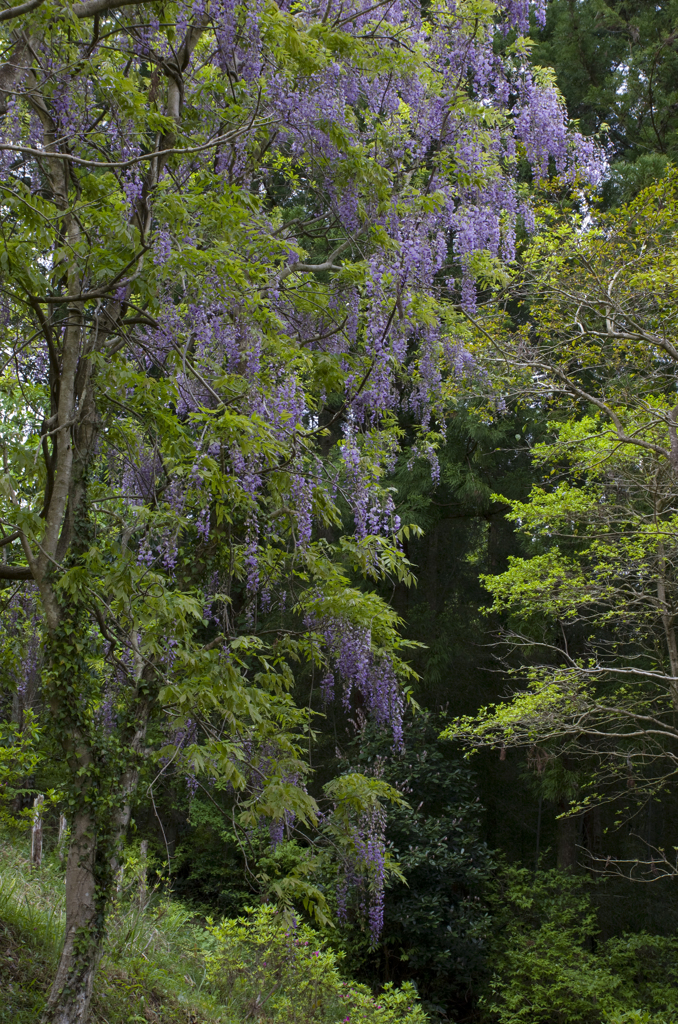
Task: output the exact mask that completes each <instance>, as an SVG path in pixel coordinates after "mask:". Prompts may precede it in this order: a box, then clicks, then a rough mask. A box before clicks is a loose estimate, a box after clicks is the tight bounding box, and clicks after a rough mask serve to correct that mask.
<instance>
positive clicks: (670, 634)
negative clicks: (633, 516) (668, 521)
mask: <svg viewBox="0 0 678 1024" xmlns="http://www.w3.org/2000/svg"><path fill="white" fill-rule="evenodd" d="M658 555H659V575H658V578H657V598H658V600H659V603H660V606H661V617H662V623H663V626H664V635H665V637H666V647H667V650H668V655H669V665H670V667H671V677H672V678H671V702H672V704H673V710H674V713H675V712H676V711H678V643H677V642H676V629H675V623H674V616H673V614H672V610H671V609H670V608H669V605H668V601H667V596H666V557H665V555H664V545H663V544H661V543H660V544H659V547H658Z"/></svg>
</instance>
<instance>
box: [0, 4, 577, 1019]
mask: <svg viewBox="0 0 678 1024" xmlns="http://www.w3.org/2000/svg"><path fill="white" fill-rule="evenodd" d="M529 6H530V5H529V2H528V0H507V2H506V3H497V4H495V3H492V2H490V0H459V2H456V3H454V2H452V0H441V2H437V3H432V4H427V5H425V6H424V7H420V6H419V4H417V3H413V2H411V0H377V2H376V3H371V2H369V0H347V2H340V0H327V2H323V3H319V4H316V3H315V2H306V0H302V2H300V3H295V4H293V5H289V4H287V3H282V4H280V5H277V4H275V3H273V2H272V0H269V2H263V0H262V2H253V3H245V4H242V5H239V4H235V3H233V2H232V0H207V2H206V0H195V2H193V3H190V2H189V3H185V2H183V0H179V2H176V3H173V2H167V3H162V2H148V3H130V2H129V0H85V2H78V3H75V4H66V3H61V2H60V0H28V2H27V3H24V4H21V5H18V6H14V7H4V8H3V9H2V11H0V25H1V28H0V31H1V33H2V34H1V39H2V60H3V64H2V66H1V67H0V110H1V112H2V129H1V131H2V134H1V141H0V154H1V167H2V171H1V175H2V177H1V184H0V189H1V191H2V200H1V202H2V228H1V242H0V289H1V295H2V347H3V377H2V407H3V459H4V467H3V477H2V481H3V485H2V494H1V498H0V501H1V512H0V515H1V517H2V518H1V523H2V531H3V538H2V546H3V555H4V557H3V561H2V564H1V565H0V578H2V579H3V580H5V581H6V586H7V590H6V592H5V595H4V596H5V598H6V603H7V605H8V606H12V607H13V605H12V602H15V603H16V602H17V601H18V600H21V601H23V605H22V607H24V608H25V607H28V606H29V605H30V604H31V602H34V607H35V630H36V631H39V632H40V633H41V635H42V647H41V652H40V655H39V657H40V662H41V668H40V687H41V696H42V701H43V706H44V719H45V721H44V728H45V730H46V732H47V735H48V737H49V738H50V741H51V742H52V744H53V745H54V747H55V748H59V749H60V750H61V752H62V754H61V756H62V758H63V760H64V764H65V769H64V770H65V773H66V775H65V780H66V781H65V782H64V794H63V800H64V803H65V805H66V806H67V808H68V817H69V820H70V822H71V827H72V833H71V846H70V853H69V857H68V867H67V878H66V915H67V917H66V939H65V945H64V949H63V954H62V957H61V961H60V963H59V967H58V971H57V975H56V978H55V980H54V984H53V987H52V990H51V993H50V996H49V1000H48V1004H47V1008H46V1011H45V1016H44V1020H45V1022H48V1021H49V1022H59V1024H67V1022H68V1024H70V1022H75V1021H85V1020H86V1018H87V1014H88V1007H89V1002H90V997H91V993H92V985H93V978H94V973H95V969H96V965H97V961H98V958H99V955H100V950H101V942H102V937H103V934H104V929H105V920H106V909H107V905H108V901H109V896H110V893H111V887H112V884H113V879H114V876H115V872H116V870H117V864H118V858H119V855H120V848H121V843H122V841H123V839H124V836H125V833H126V830H127V827H128V824H129V821H130V815H131V808H132V803H133V799H134V795H135V792H136V789H137V787H138V784H139V777H140V772H143V771H144V770H145V769H144V766H145V765H147V764H148V763H155V764H156V765H162V763H163V759H164V761H165V762H166V761H167V760H168V759H170V760H171V759H174V760H175V761H176V762H177V763H182V764H183V765H184V766H185V769H186V771H187V772H188V773H193V774H194V775H196V774H199V773H201V772H202V773H205V774H207V775H209V776H210V777H211V778H213V779H214V780H216V783H217V784H218V785H223V786H230V787H231V788H232V790H233V791H234V792H237V793H238V794H240V805H239V812H240V817H239V822H240V825H241V827H243V828H246V827H250V826H252V827H253V826H254V825H256V823H257V822H259V821H260V820H261V819H262V818H270V819H273V821H274V822H276V821H277V822H279V821H281V820H287V818H286V816H289V815H291V814H294V815H296V816H297V817H298V818H300V819H301V820H304V821H306V822H308V823H312V822H313V820H314V817H315V804H314V801H313V800H312V799H311V798H310V796H309V795H308V794H307V793H306V791H305V788H304V784H303V779H304V776H305V772H306V770H307V769H306V765H305V761H304V759H303V757H302V756H301V746H300V742H301V739H302V738H303V737H304V736H305V735H306V732H307V730H308V729H309V728H310V724H309V715H308V712H307V711H306V710H304V709H303V708H299V707H297V705H296V704H295V702H294V699H293V694H292V685H293V681H294V671H295V665H296V664H300V663H303V662H304V661H310V662H314V663H315V664H317V665H318V667H319V668H320V669H321V670H322V672H323V680H324V681H323V689H324V692H325V696H326V699H327V700H330V699H334V698H335V691H336V697H337V699H338V698H339V697H340V694H339V690H338V687H341V691H342V692H341V699H343V700H344V702H346V703H347V704H348V703H349V702H350V701H351V699H352V694H353V693H355V692H359V693H360V694H361V699H362V703H363V705H364V706H365V707H366V709H367V710H368V711H369V712H370V713H371V714H372V715H373V716H374V717H375V718H376V719H377V721H379V722H382V723H389V724H390V726H391V728H392V730H393V735H394V742H395V743H396V744H397V743H398V742H399V730H400V722H401V717H402V707H403V696H402V692H403V691H402V682H403V681H404V680H406V678H407V674H408V669H407V665H406V662H405V661H404V660H403V657H402V655H403V650H402V647H403V643H402V641H401V640H400V638H399V634H398V621H397V618H396V616H395V615H394V613H393V612H392V611H391V610H390V608H389V607H388V605H387V604H385V603H384V601H383V600H381V599H380V598H379V597H377V596H376V595H375V593H373V592H371V590H370V586H369V584H370V581H375V580H380V579H383V578H396V579H403V580H406V581H407V580H409V579H410V578H411V574H410V570H409V567H408V565H407V561H406V559H405V558H404V556H403V553H402V550H401V547H400V543H399V532H400V530H401V528H404V527H401V524H400V523H399V522H398V519H397V516H396V514H395V509H394V504H393V499H392V495H391V492H390V491H389V490H388V488H387V487H386V486H385V480H384V477H385V474H386V473H387V472H388V470H389V467H391V466H392V465H393V463H394V460H395V457H396V455H397V452H398V448H399V444H400V433H399V427H398V414H399V413H400V412H401V411H407V412H408V413H409V414H410V415H413V417H414V418H415V420H416V422H417V424H418V427H417V439H416V443H415V446H414V449H413V453H412V454H413V457H416V458H427V459H428V460H429V461H430V463H431V467H432V472H433V473H434V474H435V472H436V458H435V444H436V439H437V437H439V436H440V426H441V424H442V423H443V421H444V409H445V401H446V399H447V397H448V395H449V393H450V389H451V388H453V387H454V381H455V378H456V377H457V376H458V375H459V374H460V373H464V372H467V371H468V369H469V359H468V357H467V355H466V353H465V350H464V326H463V325H464V322H465V321H464V311H465V312H466V313H469V314H470V313H472V311H473V308H474V306H475V302H476V287H477V285H476V282H477V281H479V282H480V283H481V285H482V286H483V287H486V288H488V287H492V285H493V283H494V282H495V281H498V280H501V264H502V261H505V260H511V259H512V257H513V247H514V236H515V230H516V223H517V219H518V218H519V217H520V216H524V217H525V218H526V219H527V220H528V221H529V212H528V206H527V203H526V200H525V196H524V195H523V193H522V192H521V188H520V187H519V186H518V184H517V171H516V169H517V166H518V162H519V161H520V160H521V159H525V158H527V160H528V161H529V162H530V163H531V165H532V168H533V174H534V175H535V176H537V177H538V176H541V175H544V174H546V173H547V172H548V171H549V167H551V169H553V170H555V171H556V172H558V173H560V174H562V175H565V176H569V177H570V178H571V179H573V178H574V177H575V175H576V174H577V173H578V172H579V170H581V171H583V172H585V173H587V174H588V175H589V176H590V175H591V174H594V175H595V174H596V173H597V169H596V164H597V156H596V153H595V152H594V151H593V149H592V148H591V147H590V146H588V145H587V144H585V143H584V141H583V140H582V139H581V138H579V137H577V136H576V135H575V134H570V133H568V130H567V124H566V119H565V116H564V113H563V110H562V109H561V106H560V105H559V101H558V97H557V94H556V91H555V89H554V87H553V85H552V82H551V80H550V78H549V77H548V75H547V74H546V73H543V74H542V75H541V77H540V78H537V77H535V75H534V73H532V72H530V70H529V68H528V65H527V61H526V56H525V55H526V47H525V44H524V42H523V35H524V33H525V32H526V31H527V28H528V15H529ZM535 13H536V16H537V17H541V16H542V15H543V4H536V6H535ZM514 30H516V32H514ZM498 31H503V32H507V31H512V32H514V34H516V33H517V35H516V39H515V42H514V43H512V44H511V45H510V46H508V48H503V49H504V51H505V52H504V54H503V56H501V57H499V56H497V55H495V53H494V50H493V37H494V35H495V33H496V32H498ZM346 523H348V524H349V525H348V528H346ZM363 581H364V582H363ZM32 656H34V652H33V654H32ZM17 685H18V686H21V685H22V678H21V673H20V672H19V679H18V682H17ZM348 789H349V791H350V792H349V793H348V796H347V799H348V800H349V801H350V800H353V799H354V780H352V781H351V783H350V785H349V787H348ZM331 798H332V799H333V801H334V803H335V804H337V807H338V808H340V807H341V802H342V793H341V786H340V785H338V784H337V783H335V784H334V788H333V789H332V793H331ZM368 811H369V805H368V806H367V810H366V812H365V813H368ZM356 814H358V817H360V814H359V812H358V811H356ZM344 817H345V819H346V820H347V821H348V820H349V819H350V817H351V815H350V814H349V815H346V814H345V815H344ZM354 817H355V815H354ZM368 817H370V820H374V821H378V818H379V815H378V814H376V813H375V814H371V816H370V814H369V813H368ZM340 819H341V814H340V815H339V820H340ZM361 820H362V819H361ZM361 827H362V826H361ZM363 833H364V828H363V830H362V832H361V831H360V829H358V831H357V832H356V838H355V848H356V851H357V853H360V851H361V850H362V851H365V850H368V851H369V850H370V849H371V850H374V851H376V853H375V854H374V856H375V857H377V858H379V857H380V856H381V854H380V852H379V849H380V848H379V843H378V842H377V843H376V844H375V843H372V844H370V842H369V841H368V840H367V838H366V837H365V835H364V834H363ZM371 870H373V871H374V870H376V868H374V866H373V868H372V869H371Z"/></svg>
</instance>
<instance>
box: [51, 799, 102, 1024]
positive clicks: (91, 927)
mask: <svg viewBox="0 0 678 1024" xmlns="http://www.w3.org/2000/svg"><path fill="white" fill-rule="evenodd" d="M96 868H97V837H96V822H95V819H94V817H93V816H92V815H90V814H88V813H87V812H86V811H84V812H80V813H77V814H76V816H75V819H74V821H73V831H72V839H71V845H70V849H69V851H68V861H67V867H66V934H65V939H64V946H63V949H62V952H61V957H60V960H59V966H58V968H57V972H56V976H55V978H54V982H53V984H52V988H51V991H50V994H49V997H48V1000H47V1006H46V1007H45V1011H44V1014H43V1018H42V1020H43V1022H44V1024H85V1022H86V1021H87V1019H88V1017H89V1009H90V1004H91V1000H92V993H93V989H94V976H95V973H96V969H97V965H98V963H99V960H100V958H101V949H102V942H103V934H104V922H105V913H104V911H105V904H106V898H105V892H103V891H102V890H101V887H100V886H99V885H98V880H97V870H96Z"/></svg>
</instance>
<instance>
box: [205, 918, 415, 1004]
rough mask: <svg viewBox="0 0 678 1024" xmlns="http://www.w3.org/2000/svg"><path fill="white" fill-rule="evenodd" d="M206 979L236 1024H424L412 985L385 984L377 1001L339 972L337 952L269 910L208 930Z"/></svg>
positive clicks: (364, 989)
mask: <svg viewBox="0 0 678 1024" xmlns="http://www.w3.org/2000/svg"><path fill="white" fill-rule="evenodd" d="M209 930H210V933H211V935H212V938H213V941H214V946H213V948H212V950H211V951H210V952H209V953H208V955H207V976H208V978H209V980H210V983H211V985H212V986H213V988H214V989H216V991H217V992H218V993H219V996H220V998H221V999H222V1000H223V1001H224V1003H225V1004H226V1006H227V1008H228V1010H229V1011H230V1013H231V1014H232V1015H233V1017H234V1018H235V1019H236V1020H239V1019H243V1018H245V1019H259V1020H265V1021H268V1022H271V1024H311V1022H312V1021H314V1022H319V1024H338V1022H346V1024H425V1020H426V1016H425V1014H424V1012H423V1010H422V1008H421V1006H420V1005H419V1004H418V1002H417V997H416V993H415V990H414V986H412V985H409V984H405V985H403V986H402V988H400V989H395V988H393V986H392V985H387V986H385V988H384V991H383V992H382V993H381V995H379V996H378V997H375V996H374V995H373V994H372V993H371V992H370V990H369V989H368V988H367V987H366V986H364V985H359V984H356V983H354V982H348V981H346V980H344V979H343V978H342V977H341V975H340V973H339V964H340V962H341V959H342V954H341V953H336V952H334V951H333V950H331V949H329V948H328V947H327V945H326V943H325V941H324V940H323V939H322V938H321V936H319V935H318V933H317V932H315V931H314V930H313V929H312V928H309V927H308V926H307V925H305V924H298V925H297V926H294V927H293V926H291V925H290V924H289V923H286V922H285V920H284V919H283V918H282V917H281V915H280V914H279V913H278V912H277V911H276V909H275V908H274V907H272V906H268V905H265V906H262V907H259V908H258V909H256V910H255V909H252V908H248V916H246V917H240V918H238V919H237V920H232V919H231V920H224V921H222V922H220V923H219V924H216V925H214V924H212V925H211V926H210V929H209Z"/></svg>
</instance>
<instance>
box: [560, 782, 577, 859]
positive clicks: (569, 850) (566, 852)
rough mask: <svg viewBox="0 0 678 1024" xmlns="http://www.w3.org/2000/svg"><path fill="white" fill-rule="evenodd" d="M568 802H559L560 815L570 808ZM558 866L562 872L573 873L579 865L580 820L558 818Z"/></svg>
mask: <svg viewBox="0 0 678 1024" xmlns="http://www.w3.org/2000/svg"><path fill="white" fill-rule="evenodd" d="M569 806H570V805H569V802H568V801H567V800H563V799H561V800H559V801H558V813H559V814H563V813H564V812H565V811H566V810H567V809H568V807H569ZM556 825H557V829H558V850H557V860H556V863H557V866H558V867H559V868H560V869H561V871H572V870H573V869H574V867H575V866H576V863H577V831H578V825H579V820H578V818H571V817H568V818H558V820H557V822H556Z"/></svg>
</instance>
